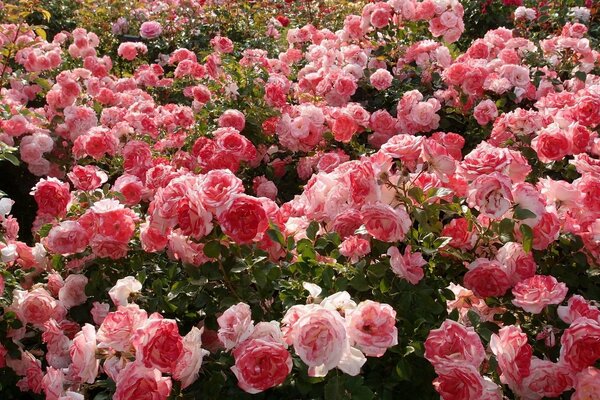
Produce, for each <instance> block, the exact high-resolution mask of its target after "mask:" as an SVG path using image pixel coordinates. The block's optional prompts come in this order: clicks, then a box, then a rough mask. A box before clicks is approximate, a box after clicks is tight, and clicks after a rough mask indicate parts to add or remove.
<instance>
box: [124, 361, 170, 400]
mask: <svg viewBox="0 0 600 400" xmlns="http://www.w3.org/2000/svg"><path fill="white" fill-rule="evenodd" d="M171 387H172V383H171V378H169V377H163V376H162V375H161V373H160V371H159V370H157V369H151V368H146V367H145V366H144V365H143V364H142V363H141V362H139V361H136V362H132V363H129V364H127V366H126V367H125V368H123V369H122V370H121V372H120V373H119V375H118V377H117V390H116V391H115V394H114V397H113V399H114V400H131V399H136V400H138V399H139V400H167V398H168V397H169V394H171Z"/></svg>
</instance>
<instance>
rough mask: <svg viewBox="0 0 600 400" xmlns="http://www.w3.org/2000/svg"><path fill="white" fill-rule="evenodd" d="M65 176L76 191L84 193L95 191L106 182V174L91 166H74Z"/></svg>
mask: <svg viewBox="0 0 600 400" xmlns="http://www.w3.org/2000/svg"><path fill="white" fill-rule="evenodd" d="M67 176H68V177H69V179H70V180H71V182H73V185H74V186H75V188H76V189H79V190H86V191H87V190H94V189H97V188H99V187H100V186H101V185H102V184H103V183H104V182H106V181H107V180H108V175H106V172H104V171H102V170H101V169H99V168H98V167H95V166H93V165H86V166H81V165H76V166H75V167H74V168H73V169H72V170H71V172H69V173H68V174H67Z"/></svg>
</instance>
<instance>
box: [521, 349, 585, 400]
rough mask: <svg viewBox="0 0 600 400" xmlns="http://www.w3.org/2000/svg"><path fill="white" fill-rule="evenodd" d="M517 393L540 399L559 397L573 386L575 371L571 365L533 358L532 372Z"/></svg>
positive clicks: (523, 396) (525, 396) (533, 399)
mask: <svg viewBox="0 0 600 400" xmlns="http://www.w3.org/2000/svg"><path fill="white" fill-rule="evenodd" d="M521 385H522V389H521V388H519V389H517V390H516V392H517V394H519V395H520V396H522V398H525V399H532V400H538V399H542V398H544V397H558V396H560V395H561V394H562V393H563V392H564V391H566V390H569V389H570V388H572V387H573V373H572V371H571V370H570V369H569V367H568V366H567V365H565V364H561V363H553V362H552V361H549V360H541V359H539V358H537V357H533V358H532V359H531V373H530V374H529V375H528V376H527V377H525V379H523V381H522V382H521Z"/></svg>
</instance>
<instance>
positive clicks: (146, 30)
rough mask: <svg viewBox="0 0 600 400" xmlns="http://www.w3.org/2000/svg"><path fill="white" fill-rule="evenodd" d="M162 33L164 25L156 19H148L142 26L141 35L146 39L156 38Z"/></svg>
mask: <svg viewBox="0 0 600 400" xmlns="http://www.w3.org/2000/svg"><path fill="white" fill-rule="evenodd" d="M161 33H162V26H161V25H160V24H159V23H158V22H156V21H146V22H144V23H143V24H142V25H141V26H140V36H141V37H142V38H144V39H156V38H157V37H159V36H160V34H161Z"/></svg>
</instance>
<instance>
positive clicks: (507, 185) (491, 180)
mask: <svg viewBox="0 0 600 400" xmlns="http://www.w3.org/2000/svg"><path fill="white" fill-rule="evenodd" d="M511 186H512V185H511V182H510V179H509V178H508V177H507V176H506V175H503V174H500V173H497V172H494V173H492V174H489V175H480V176H478V177H477V178H476V179H475V180H474V181H473V183H472V184H471V188H470V189H469V194H468V197H467V201H468V203H469V207H475V208H476V209H477V210H478V211H479V212H480V213H481V214H482V215H485V216H487V217H490V218H494V219H498V218H500V217H502V216H503V215H504V214H505V213H506V212H507V211H508V210H509V208H510V207H511V205H512V200H513V196H512V191H511Z"/></svg>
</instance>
